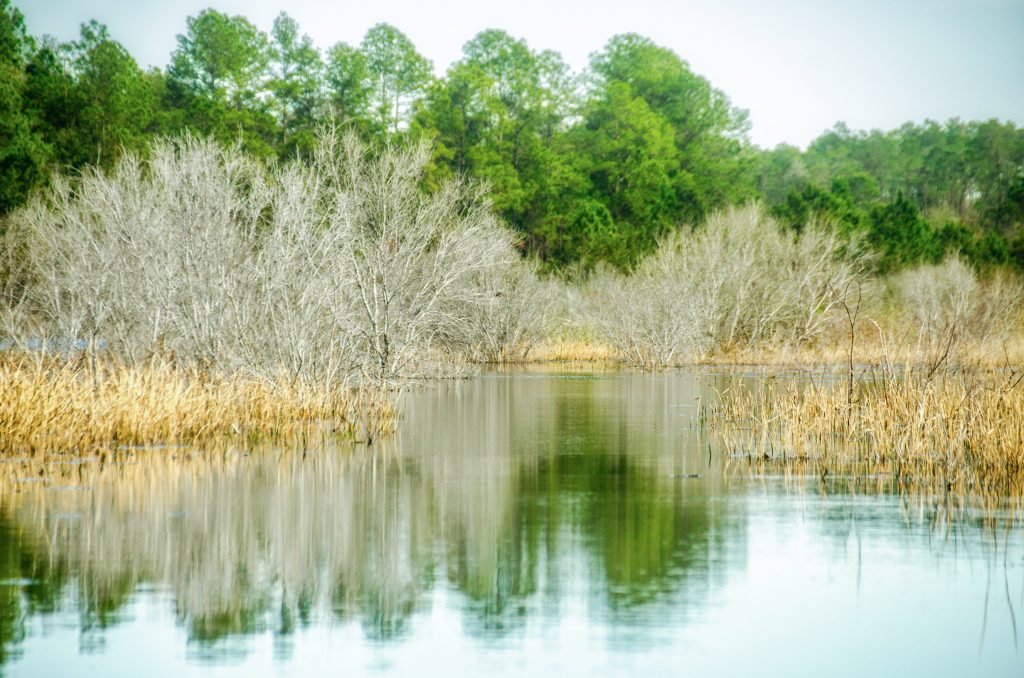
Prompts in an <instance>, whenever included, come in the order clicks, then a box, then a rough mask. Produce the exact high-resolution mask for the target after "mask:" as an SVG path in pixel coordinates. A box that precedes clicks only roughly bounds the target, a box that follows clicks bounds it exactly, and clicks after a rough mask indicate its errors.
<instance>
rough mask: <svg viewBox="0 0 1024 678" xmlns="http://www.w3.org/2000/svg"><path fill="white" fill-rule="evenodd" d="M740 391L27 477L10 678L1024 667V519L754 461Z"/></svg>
mask: <svg viewBox="0 0 1024 678" xmlns="http://www.w3.org/2000/svg"><path fill="white" fill-rule="evenodd" d="M736 378H737V377H736V376H735V375H734V374H729V373H723V372H720V373H714V372H709V371H681V372H677V373H671V374H664V375H650V374H638V373H631V372H618V371H611V372H598V373H593V374H580V373H559V372H556V371H536V372H530V371H523V370H520V371H513V372H507V373H497V372H495V373H487V374H483V375H481V376H479V377H476V378H473V379H469V380H464V381H446V382H439V383H435V384H431V385H429V386H426V387H423V388H419V389H417V390H414V391H412V392H410V393H409V394H408V396H407V398H406V401H405V403H404V416H403V419H402V421H401V424H400V428H399V431H398V432H397V434H396V435H395V436H394V437H393V438H391V439H389V440H386V441H382V442H378V443H376V444H374V445H373V446H371V447H369V448H367V447H365V446H360V445H356V446H352V445H350V444H346V445H340V444H338V445H332V444H330V443H327V444H324V443H323V442H322V441H319V440H317V441H314V440H309V441H308V442H307V445H306V446H305V447H302V446H299V447H297V448H295V449H289V450H281V449H272V448H267V449H254V450H250V451H247V452H243V453H230V454H209V453H206V454H199V453H195V452H194V451H189V450H183V449H173V448H168V449H163V450H153V451H146V452H140V453H138V454H137V455H135V457H134V458H132V459H130V460H129V461H128V462H126V463H118V464H109V463H107V464H103V465H101V464H100V463H99V462H98V461H97V460H88V459H87V460H85V461H84V462H83V463H77V464H69V465H68V469H67V471H66V472H64V473H63V474H62V475H61V476H60V477H58V478H44V477H43V476H40V477H25V476H24V475H22V476H20V477H12V476H13V475H14V474H13V473H7V474H6V476H5V477H4V479H3V480H2V482H0V488H2V491H3V494H2V495H0V675H5V676H63V675H75V676H105V677H106V676H119V675H125V676H129V675H146V676H147V678H150V677H153V676H189V675H238V676H263V675H267V676H278V675H323V674H328V673H330V674H343V675H364V674H365V675H403V676H404V675H416V676H425V675H438V676H449V675H455V676H457V675H485V674H486V675H524V674H528V675H539V676H543V675H557V676H567V675H588V676H590V675H630V674H632V675H641V674H644V675H665V674H668V673H673V674H679V673H687V674H690V675H701V676H714V675H721V676H737V675H755V674H756V675H759V676H771V675H779V676H820V675H826V674H827V675H833V676H842V675H849V676H862V675H871V674H878V673H885V674H888V675H927V676H965V675H985V676H1020V675H1024V649H1022V648H1021V644H1022V642H1024V639H1021V638H1020V637H1019V635H1020V634H1021V633H1024V629H1020V628H1018V626H1019V625H1020V624H1024V618H1022V617H1024V530H1022V529H1021V528H1019V527H1017V526H1016V523H1015V522H1013V521H1012V520H1009V519H1008V518H1009V517H1008V516H1006V515H1000V514H998V513H992V512H987V513H982V512H978V511H975V510H973V509H971V508H970V507H969V506H965V505H962V504H960V503H959V502H958V501H957V500H955V499H949V498H945V499H943V498H941V497H940V498H936V497H934V496H923V495H906V494H904V495H901V494H899V493H898V492H895V491H894V490H893V489H892V488H891V487H889V486H888V485H887V484H886V483H885V482H884V480H883V479H871V478H861V479H853V478H842V477H839V478H826V479H824V480H823V479H819V478H816V477H811V478H808V477H801V476H797V475H792V474H788V473H785V472H783V471H781V470H779V469H775V470H771V469H763V468H757V467H754V468H749V467H748V465H747V463H746V462H745V461H744V460H742V459H736V458H733V457H732V456H731V455H730V454H728V453H727V451H725V450H722V449H719V446H718V443H717V441H716V438H715V435H714V433H713V432H708V431H707V430H706V429H705V427H704V425H703V421H704V420H703V418H702V417H701V416H700V412H701V405H702V404H704V403H708V402H711V401H713V400H714V398H715V397H716V389H722V388H724V387H725V386H726V385H727V384H728V383H730V380H733V379H736ZM744 378H747V379H755V378H757V377H756V376H753V375H748V376H746V377H744Z"/></svg>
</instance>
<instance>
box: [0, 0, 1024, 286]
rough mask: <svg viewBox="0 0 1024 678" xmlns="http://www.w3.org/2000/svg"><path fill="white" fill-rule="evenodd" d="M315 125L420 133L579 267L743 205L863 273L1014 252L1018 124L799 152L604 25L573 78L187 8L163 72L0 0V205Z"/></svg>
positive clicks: (287, 155) (1023, 221) (683, 71)
mask: <svg viewBox="0 0 1024 678" xmlns="http://www.w3.org/2000/svg"><path fill="white" fill-rule="evenodd" d="M324 124H331V125H334V126H338V127H343V128H349V129H352V130H354V131H355V132H357V133H358V134H359V135H360V136H361V137H363V139H364V140H366V141H368V142H369V143H371V144H375V145H405V144H408V143H414V142H416V143H418V142H421V141H428V142H429V143H430V144H431V148H432V149H433V151H432V156H431V158H430V161H429V166H428V168H427V170H426V172H425V174H424V178H423V181H422V183H423V184H424V186H423V187H424V188H425V189H426V190H432V189H436V188H438V187H440V186H442V185H444V184H445V182H446V181H448V180H449V179H451V178H453V177H456V176H460V175H464V176H468V177H471V178H475V179H479V180H482V181H484V182H486V183H487V185H488V186H489V195H490V199H491V201H492V204H493V207H494V209H495V210H496V211H497V212H498V213H499V214H500V215H501V216H502V217H503V218H504V219H505V220H506V221H507V222H508V224H509V225H511V226H512V227H513V228H515V229H516V231H517V232H518V234H519V237H520V238H521V244H520V248H521V249H522V250H523V251H524V253H525V254H529V255H532V256H535V257H537V258H538V259H540V260H541V261H542V262H543V264H544V265H545V266H546V267H547V268H548V269H550V270H557V271H562V272H565V273H567V274H570V275H572V274H575V275H579V274H585V273H586V272H587V271H589V270H590V269H592V268H593V267H594V266H595V265H596V264H597V263H598V262H602V261H603V262H607V263H609V264H611V265H612V266H615V267H617V268H620V269H623V270H630V269H632V268H633V267H634V266H635V265H636V264H637V262H638V261H639V260H640V258H641V257H643V256H645V255H647V254H649V253H651V252H653V251H654V250H655V249H656V247H657V244H658V243H659V242H660V241H662V240H664V239H665V238H666V237H667V236H669V235H671V234H672V233H674V232H675V231H677V230H678V229H679V228H680V227H682V226H684V225H695V224H698V223H701V222H703V221H704V219H705V217H706V216H707V215H708V214H710V213H711V212H713V211H715V210H718V209H721V208H724V207H727V206H729V205H736V204H740V203H744V202H748V201H752V200H759V201H761V202H762V203H763V204H765V205H766V207H767V209H768V210H770V212H771V213H772V215H773V216H774V217H775V218H776V219H778V220H780V221H781V222H782V223H784V224H787V225H789V226H791V227H792V228H793V229H795V230H796V231H800V230H801V229H803V228H804V227H805V226H806V225H807V224H808V223H810V222H812V221H821V222H826V223H828V224H830V225H831V226H832V227H834V228H835V229H836V230H837V231H838V232H839V233H841V234H843V235H848V236H851V237H857V238H860V239H863V240H866V241H867V242H869V243H870V244H871V246H872V247H873V249H874V250H875V251H876V252H877V253H878V254H879V256H878V260H877V261H876V262H875V265H876V266H877V267H878V269H879V270H881V271H888V270H895V269H898V268H901V267H904V266H907V265H912V264H918V263H928V262H937V261H940V260H942V259H943V258H944V257H945V256H946V255H948V254H952V253H960V254H961V255H962V256H963V257H965V258H966V259H967V260H969V261H971V262H972V263H974V264H975V265H976V266H978V267H981V268H984V267H989V266H998V265H1016V266H1024V228H1022V226H1024V129H1018V128H1017V127H1016V126H1015V125H1014V124H1013V123H1011V122H1000V121H998V120H989V121H979V122H963V121H960V120H955V119H954V120H950V121H948V122H946V123H937V122H932V121H927V122H925V123H923V124H913V123H907V124H905V125H903V126H902V127H900V128H898V129H895V130H891V131H877V130H874V131H870V132H860V131H852V130H850V129H849V128H847V127H846V126H844V125H843V124H841V123H840V124H837V125H836V126H835V127H834V128H833V129H831V130H828V131H827V132H825V133H824V134H822V135H821V136H819V137H818V138H817V139H815V140H814V141H813V142H812V143H811V144H810V145H809V147H808V148H807V150H806V151H801V150H800V149H797V148H795V147H792V146H787V145H780V146H778V147H776V148H774V149H771V150H766V149H761V148H759V147H757V146H755V145H754V144H752V143H751V142H750V139H749V135H748V132H749V121H748V118H747V114H746V112H745V111H743V110H741V109H739V108H737V107H736V106H734V105H733V104H732V102H731V101H730V99H729V97H728V96H727V95H726V94H725V93H723V92H722V91H721V90H719V89H717V88H715V87H714V86H713V85H712V84H711V83H710V82H709V81H708V80H707V79H706V78H704V77H702V76H700V75H699V74H696V73H694V72H693V70H692V69H691V68H690V66H689V64H688V63H687V62H686V61H685V60H683V59H682V58H680V57H679V56H678V55H676V54H675V53H674V52H672V51H671V50H669V49H666V48H664V47H661V46H659V45H657V44H655V43H654V42H652V41H651V40H649V39H647V38H644V37H642V36H639V35H635V34H626V35H617V36H615V37H613V38H611V40H610V41H609V42H608V43H607V44H606V45H605V46H604V48H603V49H602V50H600V51H598V52H596V53H595V54H593V55H592V56H591V58H590V62H589V64H588V66H587V67H586V68H585V69H584V70H583V72H581V73H574V72H572V70H571V69H570V68H569V67H568V65H567V64H566V63H565V62H564V60H563V59H562V57H561V56H560V55H559V54H558V53H557V52H553V51H550V50H543V51H537V50H533V49H531V48H530V47H529V45H528V44H527V43H526V42H525V41H523V40H520V39H516V38H514V37H513V36H510V35H509V34H507V33H505V32H504V31H500V30H486V31H483V32H481V33H479V34H478V35H476V36H475V37H473V38H472V39H471V40H470V41H469V42H467V43H466V44H465V46H464V47H463V56H462V58H461V59H460V60H458V61H457V62H455V63H454V64H452V66H451V67H450V68H449V69H448V70H447V72H446V73H444V74H443V75H441V76H435V74H434V71H433V66H432V64H431V62H430V61H429V60H428V59H426V58H425V57H424V56H423V55H421V54H420V53H419V52H418V51H417V50H416V48H415V45H413V43H412V42H411V41H410V40H409V38H408V37H407V36H406V35H405V34H403V33H402V32H401V31H400V30H398V29H397V28H395V27H394V26H390V25H388V24H378V25H376V26H373V27H372V28H370V29H369V30H368V31H367V32H366V34H365V36H364V38H363V40H362V41H361V42H360V43H359V44H358V45H348V44H346V43H344V42H339V43H337V44H335V45H333V46H331V47H330V48H329V49H327V50H326V51H321V50H320V49H318V48H317V47H316V46H315V45H314V44H313V42H312V40H311V39H310V38H309V37H308V36H307V35H305V34H303V33H302V32H301V29H300V27H299V25H298V24H297V22H296V21H295V20H294V19H292V18H291V17H289V16H288V15H287V14H286V13H281V14H280V15H279V16H278V17H277V19H276V20H275V21H274V24H273V27H272V29H271V31H270V33H269V34H267V33H264V32H263V31H261V30H259V29H258V28H257V27H256V26H254V25H253V24H252V23H251V22H250V21H248V20H247V19H246V18H244V17H242V16H229V15H227V14H224V13H221V12H218V11H216V10H213V9H207V10H204V11H202V12H200V13H199V14H197V15H196V16H192V17H189V18H188V19H187V20H186V25H185V30H184V32H183V33H182V34H180V35H179V36H178V41H177V47H176V48H175V50H174V51H173V53H172V54H171V55H170V59H169V62H168V64H167V66H166V67H165V68H163V69H157V68H153V69H149V70H144V69H142V68H141V67H140V66H139V65H138V64H137V63H136V61H135V60H134V59H133V58H132V56H131V55H130V54H129V53H128V51H127V50H126V49H125V48H124V47H123V46H122V45H121V44H120V43H118V42H117V40H116V39H115V38H114V37H113V36H111V35H110V33H109V31H108V30H107V28H106V27H105V26H104V25H102V24H100V23H98V22H96V21H90V22H89V23H87V24H84V25H83V26H82V27H81V34H80V36H79V38H78V39H77V40H74V41H70V42H63V43H62V42H58V41H56V40H54V39H53V38H50V37H42V38H37V37H34V36H32V35H31V34H30V33H29V31H28V30H27V28H26V26H25V22H24V19H23V17H22V15H21V13H20V12H19V11H18V10H17V8H15V7H14V6H13V5H12V4H11V3H10V0H0V213H6V212H9V211H10V210H11V209H13V208H15V207H17V206H19V205H21V204H23V203H24V202H25V201H26V199H27V196H29V195H30V194H31V192H32V191H33V190H34V189H35V188H37V187H39V186H41V185H44V184H45V183H47V182H48V180H49V178H50V177H51V176H52V174H53V172H54V171H55V170H59V171H62V172H64V173H70V174H72V175H74V174H75V173H76V172H77V171H78V170H80V169H82V168H84V167H86V166H98V167H100V168H106V169H109V168H112V167H113V166H114V164H115V163H116V162H117V160H118V159H119V157H120V156H121V155H122V154H123V153H125V152H126V151H128V152H132V153H145V152H146V149H147V148H149V147H150V145H151V144H150V142H151V141H152V139H153V138H154V137H162V136H175V135H178V134H181V133H183V132H185V131H191V132H192V133H195V134H198V135H201V136H206V137H210V138H213V139H215V140H217V141H219V142H221V143H223V144H240V145H241V147H242V148H243V149H244V150H245V151H246V152H247V153H248V154H250V155H252V156H254V157H256V158H258V159H261V160H263V161H264V162H267V163H274V162H277V161H279V160H283V159H293V158H299V159H303V158H309V157H311V156H312V154H313V152H314V149H315V147H316V139H317V130H318V129H319V128H320V127H322V126H323V125H324Z"/></svg>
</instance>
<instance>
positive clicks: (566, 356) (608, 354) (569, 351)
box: [521, 337, 619, 363]
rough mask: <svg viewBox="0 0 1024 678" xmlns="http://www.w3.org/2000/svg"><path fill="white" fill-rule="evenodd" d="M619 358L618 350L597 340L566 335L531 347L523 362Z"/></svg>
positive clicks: (584, 360) (585, 360) (603, 360)
mask: <svg viewBox="0 0 1024 678" xmlns="http://www.w3.org/2000/svg"><path fill="white" fill-rule="evenodd" d="M618 359H619V355H618V352H617V351H616V350H615V349H614V348H612V347H611V346H608V345H607V344H602V343H599V342H596V341H591V340H586V339H569V338H564V337H558V338H552V339H547V340H546V341H542V342H540V343H538V344H537V346H535V347H533V348H532V349H530V352H529V353H528V354H527V355H526V357H525V358H524V359H523V360H522V361H521V362H527V363H550V362H596V363H604V362H610V361H616V360H618Z"/></svg>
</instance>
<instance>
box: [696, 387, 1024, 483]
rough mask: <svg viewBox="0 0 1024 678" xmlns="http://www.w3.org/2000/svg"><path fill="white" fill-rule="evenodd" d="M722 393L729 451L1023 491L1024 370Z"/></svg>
mask: <svg viewBox="0 0 1024 678" xmlns="http://www.w3.org/2000/svg"><path fill="white" fill-rule="evenodd" d="M874 376H875V378H874V379H864V380H861V381H859V382H858V383H857V384H856V388H854V389H853V391H852V394H851V391H850V390H849V389H848V384H847V381H846V378H845V377H844V378H840V379H835V380H832V381H827V382H824V383H816V382H815V381H812V382H811V383H810V384H809V385H806V384H805V385H798V384H797V383H786V382H783V381H781V380H769V381H766V382H763V383H762V384H761V385H760V386H758V387H755V388H753V389H750V388H741V387H737V388H734V389H730V390H729V391H728V392H725V393H723V394H722V397H721V400H720V402H719V404H718V405H717V410H716V412H715V415H714V416H713V418H712V420H711V421H712V425H713V426H714V428H715V429H716V430H717V431H718V433H719V434H720V435H721V436H722V438H723V441H724V443H725V445H726V447H727V449H730V450H732V454H733V456H734V457H740V458H745V459H747V460H750V461H754V460H757V461H759V462H767V463H781V464H783V465H784V466H800V467H803V468H806V469H808V470H810V471H812V472H814V473H816V474H818V475H821V476H827V475H829V474H833V475H834V474H837V473H840V474H847V473H852V474H854V475H859V476H873V475H876V474H884V475H888V476H891V477H893V478H894V479H895V480H896V481H898V482H900V483H901V484H912V485H917V486H931V487H940V488H943V489H945V490H948V491H967V492H972V493H979V494H991V495H993V496H998V497H1013V498H1015V499H1017V500H1020V499H1021V498H1022V497H1024V385H1022V383H1021V382H1022V379H1024V372H1020V371H1015V370H1001V371H986V372H963V371H959V372H950V371H943V372H940V373H938V374H937V375H935V376H932V377H928V376H927V373H926V372H925V371H923V370H921V369H911V368H908V369H907V370H905V371H901V372H888V371H887V372H886V373H885V374H880V373H879V374H875V375H874Z"/></svg>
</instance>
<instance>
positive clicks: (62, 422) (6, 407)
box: [0, 354, 394, 455]
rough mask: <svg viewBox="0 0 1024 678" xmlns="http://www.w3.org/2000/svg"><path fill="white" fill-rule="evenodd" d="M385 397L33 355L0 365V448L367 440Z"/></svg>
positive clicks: (383, 411) (158, 364) (389, 405)
mask: <svg viewBox="0 0 1024 678" xmlns="http://www.w3.org/2000/svg"><path fill="white" fill-rule="evenodd" d="M393 420H394V407H393V402H392V401H391V399H390V398H388V397H386V395H385V396H384V397H381V395H380V394H376V393H373V392H370V391H366V390H363V391H359V390H356V389H351V388H349V387H347V386H345V385H343V384H337V385H329V384H323V383H316V382H308V381H305V380H302V379H294V378H291V377H289V376H288V375H286V374H284V373H281V374H280V375H278V376H277V377H275V378H272V379H267V378H263V377H256V376H253V375H250V374H246V373H243V372H231V373H223V372H217V371H211V370H203V369H199V368H196V367H181V366H176V365H173V364H171V363H168V362H165V361H160V360H156V359H153V360H150V361H147V362H145V363H141V364H137V365H131V366H129V365H124V364H121V363H116V362H113V361H109V360H108V361H97V362H94V361H91V360H87V359H81V360H74V361H66V360H63V359H60V358H53V357H45V356H40V355H38V354H37V355H13V356H11V355H9V356H6V357H4V358H3V360H0V449H2V450H3V452H4V453H6V454H8V455H17V454H29V455H45V454H47V453H53V452H72V453H82V452H94V451H100V450H102V451H111V450H117V449H120V448H124V447H129V448H130V447H134V446H148V445H155V444H187V445H208V444H210V443H212V442H214V441H218V440H220V441H223V440H232V441H238V440H241V441H242V442H243V443H244V442H252V441H253V439H256V438H265V437H276V438H280V437H286V436H290V435H293V434H294V433H296V432H298V431H303V430H317V431H321V432H323V431H327V432H331V433H337V434H341V435H344V436H349V437H351V436H357V435H358V436H370V437H372V436H375V435H379V432H380V431H381V430H388V429H390V428H391V427H392V426H393Z"/></svg>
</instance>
